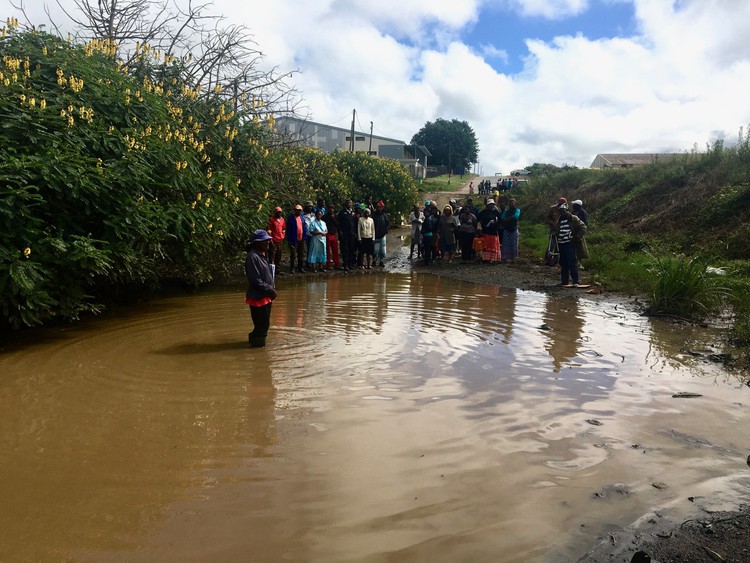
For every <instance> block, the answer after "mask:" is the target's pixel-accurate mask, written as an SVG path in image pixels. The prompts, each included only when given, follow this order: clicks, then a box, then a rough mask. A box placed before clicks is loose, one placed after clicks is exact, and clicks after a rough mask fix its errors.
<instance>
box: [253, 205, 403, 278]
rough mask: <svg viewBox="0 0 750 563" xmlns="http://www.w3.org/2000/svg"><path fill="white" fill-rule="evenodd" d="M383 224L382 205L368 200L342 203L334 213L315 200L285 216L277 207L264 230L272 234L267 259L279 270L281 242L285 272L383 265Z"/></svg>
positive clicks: (331, 207)
mask: <svg viewBox="0 0 750 563" xmlns="http://www.w3.org/2000/svg"><path fill="white" fill-rule="evenodd" d="M388 223H389V217H388V214H387V213H386V212H385V203H384V202H383V201H379V202H378V203H377V204H374V205H373V203H372V197H371V196H368V197H367V198H365V201H364V202H363V203H361V204H358V205H356V206H355V205H354V203H353V202H352V200H351V199H347V200H345V201H344V202H343V206H342V209H341V210H339V211H337V210H336V206H335V205H333V204H331V205H329V206H326V204H325V201H324V200H323V198H318V200H317V205H313V202H312V201H307V202H305V205H304V206H302V205H299V204H298V205H295V206H294V209H293V211H292V213H291V214H289V215H288V216H287V217H286V218H284V217H283V209H282V208H281V207H276V208H275V209H274V214H273V215H272V216H271V217H270V219H269V223H268V228H267V230H268V232H269V233H270V235H271V248H270V249H269V259H270V260H271V262H272V263H273V264H274V265H275V266H276V267H277V268H280V267H281V260H282V254H283V248H284V245H285V243H286V246H287V247H288V248H289V273H290V274H293V273H295V272H299V273H303V272H306V271H317V272H325V271H326V268H336V269H339V268H341V269H343V270H347V271H348V270H351V269H354V268H357V267H359V268H362V269H372V267H373V266H380V267H383V266H385V262H384V260H385V255H386V235H387V234H388ZM279 272H280V270H279Z"/></svg>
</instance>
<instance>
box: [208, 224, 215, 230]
mask: <svg viewBox="0 0 750 563" xmlns="http://www.w3.org/2000/svg"><path fill="white" fill-rule="evenodd" d="M213 228H214V224H213V223H209V224H208V230H209V231H210V230H211V229H213Z"/></svg>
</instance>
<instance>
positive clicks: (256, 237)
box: [253, 229, 271, 242]
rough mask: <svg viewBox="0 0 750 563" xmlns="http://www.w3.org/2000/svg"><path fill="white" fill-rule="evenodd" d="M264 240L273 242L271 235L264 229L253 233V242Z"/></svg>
mask: <svg viewBox="0 0 750 563" xmlns="http://www.w3.org/2000/svg"><path fill="white" fill-rule="evenodd" d="M264 240H271V235H269V234H268V232H267V231H264V230H263V229H258V230H257V231H254V232H253V242H263V241H264Z"/></svg>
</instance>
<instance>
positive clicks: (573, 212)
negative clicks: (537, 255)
mask: <svg viewBox="0 0 750 563" xmlns="http://www.w3.org/2000/svg"><path fill="white" fill-rule="evenodd" d="M546 221H547V224H548V225H549V228H550V235H549V247H548V249H549V250H548V252H554V251H555V250H556V251H557V253H558V256H559V266H560V285H561V286H563V287H580V286H581V285H582V284H581V278H580V270H581V267H580V262H581V260H584V259H586V258H588V257H589V250H588V245H587V244H586V231H587V230H588V222H589V215H588V213H587V212H586V210H585V209H584V208H583V202H582V201H581V200H580V199H577V200H574V201H573V202H571V204H570V206H569V205H568V200H567V199H566V198H564V197H560V198H558V200H557V203H555V204H554V205H551V206H550V208H549V209H548V211H547V215H546Z"/></svg>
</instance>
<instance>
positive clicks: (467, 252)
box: [458, 231, 474, 262]
mask: <svg viewBox="0 0 750 563" xmlns="http://www.w3.org/2000/svg"><path fill="white" fill-rule="evenodd" d="M458 240H459V241H461V260H462V261H464V262H468V261H469V260H471V259H472V257H473V256H474V233H462V232H460V231H459V233H458Z"/></svg>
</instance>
